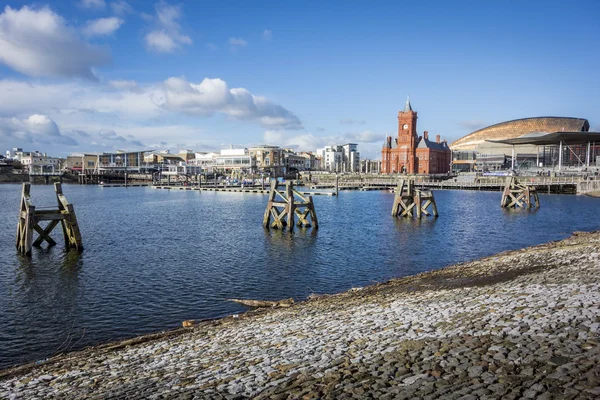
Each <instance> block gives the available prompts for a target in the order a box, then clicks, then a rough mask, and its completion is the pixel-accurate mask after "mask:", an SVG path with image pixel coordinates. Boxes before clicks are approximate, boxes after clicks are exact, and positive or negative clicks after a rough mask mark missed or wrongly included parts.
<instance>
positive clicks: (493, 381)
mask: <svg viewBox="0 0 600 400" xmlns="http://www.w3.org/2000/svg"><path fill="white" fill-rule="evenodd" d="M599 252H600V232H598V231H597V232H590V233H582V232H575V233H574V234H573V236H571V237H569V238H567V239H564V240H561V241H554V242H549V243H546V244H542V245H538V246H533V247H527V248H524V249H521V250H513V251H505V252H502V253H499V254H496V255H492V256H489V257H485V258H482V259H478V260H475V261H471V262H465V263H461V264H457V265H453V266H448V267H445V268H442V269H438V270H432V271H428V272H423V273H420V274H417V275H413V276H409V277H404V278H398V279H392V280H390V281H388V282H385V283H379V284H376V285H372V286H367V287H364V288H360V289H355V290H351V291H347V292H343V293H338V294H333V295H324V296H321V297H318V298H315V299H310V300H307V301H304V302H299V303H296V304H294V305H293V306H292V307H290V308H285V309H280V308H275V309H259V310H252V311H249V312H246V313H244V314H240V315H239V316H229V317H225V318H221V319H216V320H209V321H204V322H200V323H199V324H197V325H195V326H193V327H192V328H179V329H176V330H171V331H164V332H160V333H154V334H150V335H144V336H139V337H136V338H132V339H128V340H123V341H118V342H112V343H107V344H102V345H98V346H94V347H89V348H86V349H84V350H80V351H75V352H70V353H65V354H61V355H58V356H55V357H53V358H51V359H48V360H46V361H44V362H42V363H35V362H34V363H29V364H25V365H19V366H14V367H11V368H8V369H5V370H2V371H0V397H3V396H7V397H10V396H11V395H17V396H18V395H23V396H41V397H43V396H47V395H51V394H52V393H54V394H56V393H59V394H60V393H63V395H67V397H68V395H69V393H71V392H69V391H68V387H69V385H70V384H71V383H72V381H77V382H79V381H81V382H82V383H81V384H80V387H78V389H77V390H76V391H75V392H72V393H71V394H74V393H77V394H78V395H81V396H90V395H92V394H93V396H92V397H94V396H97V397H103V396H104V395H109V394H110V395H118V396H121V395H127V396H133V397H136V394H138V395H139V396H140V397H146V396H147V394H146V395H144V394H143V390H142V389H144V390H149V392H147V393H165V394H166V395H178V396H179V395H182V394H191V393H195V394H199V393H200V394H202V395H203V396H206V397H210V398H221V397H223V396H225V395H227V396H229V395H231V396H234V397H235V396H241V397H239V398H245V397H259V398H287V396H288V395H289V396H292V397H291V398H296V396H298V397H303V396H308V397H307V398H317V397H327V396H334V397H336V398H337V397H339V396H341V397H344V396H346V397H347V396H350V397H353V396H354V397H357V396H358V397H357V398H360V397H362V396H363V395H366V394H370V395H372V396H374V397H381V396H385V395H387V394H390V393H391V395H392V396H396V395H400V394H401V393H410V394H411V396H412V395H421V394H427V393H425V392H430V393H429V394H436V393H438V392H439V391H440V390H446V389H448V388H449V387H455V386H457V385H458V383H453V382H454V381H456V382H459V383H460V385H462V386H464V387H472V388H475V387H476V388H475V389H473V390H472V391H470V392H469V393H475V392H476V391H478V390H479V391H490V392H491V394H490V395H494V394H496V395H500V396H504V395H506V394H507V393H509V392H502V393H501V391H502V390H503V388H505V387H508V388H509V389H510V388H511V387H512V386H511V385H508V386H507V385H506V384H505V382H506V379H508V378H507V377H512V376H513V375H515V372H518V374H517V375H516V376H521V375H522V374H521V373H522V372H523V371H524V370H525V369H523V368H522V365H523V360H525V359H527V358H528V356H529V362H528V363H527V369H526V371H525V372H526V374H525V375H523V378H522V379H521V378H519V379H517V381H520V380H522V381H523V382H526V381H530V380H536V381H540V382H542V381H544V384H543V385H542V386H543V388H542V389H543V390H539V391H538V392H536V393H545V392H548V391H549V390H550V388H552V390H553V391H555V392H556V391H557V390H559V389H561V388H562V386H563V385H565V383H564V382H562V383H561V381H560V379H559V380H558V381H557V382H558V383H556V384H552V382H551V381H548V382H546V381H547V380H548V379H550V378H549V376H550V375H552V374H555V373H557V370H558V369H559V367H561V366H563V365H565V364H569V362H566V361H565V357H566V355H567V354H569V353H568V352H565V354H563V353H562V350H561V349H562V348H563V347H565V348H569V345H570V344H573V343H578V345H575V346H576V347H577V349H578V351H580V352H582V353H583V354H584V355H585V356H586V357H587V358H586V359H587V360H589V361H591V362H594V363H595V364H594V365H596V367H593V366H592V367H590V368H588V370H586V373H589V372H590V371H592V372H593V371H596V372H598V374H596V375H594V377H592V378H591V379H588V381H590V383H589V384H588V385H587V386H590V387H587V386H586V387H582V388H581V390H579V389H573V390H577V394H578V395H579V396H583V398H586V396H588V397H590V398H593V397H594V396H597V395H600V383H599V382H597V381H596V377H597V376H600V370H599V367H598V365H600V363H599V362H598V361H600V351H599V347H598V342H599V340H600V339H599V338H598V330H599V327H598V326H599V325H600V324H599V323H598V322H600V321H597V319H598V317H597V315H598V312H597V310H598V304H599V303H600V294H598V288H599V283H600V271H599V269H600V265H599V264H600V260H599V258H598V254H599ZM515 288H517V289H518V290H517V292H518V293H516V292H514V290H515ZM544 288H545V289H544ZM555 291H556V294H554V292H555ZM576 291H579V293H583V297H582V298H584V299H586V300H585V304H586V305H585V307H584V306H583V300H581V299H579V300H577V301H579V302H580V303H581V306H580V307H570V306H569V307H567V306H565V305H564V304H563V305H562V307H559V308H558V309H557V310H556V312H554V311H552V312H550V313H549V314H550V315H551V316H550V317H548V316H547V315H541V316H540V317H539V318H534V316H535V315H538V314H546V313H542V312H541V311H544V310H546V309H548V307H549V306H548V304H552V301H549V302H546V303H545V305H544V306H543V307H541V306H540V307H541V308H540V307H538V306H531V305H530V304H529V303H530V302H522V299H523V298H525V299H530V300H531V303H532V304H534V305H535V304H538V303H539V304H541V303H540V301H542V300H544V298H547V297H548V296H550V297H552V296H554V295H556V296H557V299H558V298H560V299H562V298H563V297H565V296H564V294H565V293H567V292H568V293H575V292H576ZM499 293H500V294H499ZM501 295H503V296H505V297H504V298H503V299H504V302H500V303H497V302H494V307H490V306H489V304H490V303H489V301H490V299H492V298H495V297H498V296H500V297H501ZM578 295H579V294H577V295H575V297H577V296H578ZM474 299H477V300H474ZM564 301H565V302H568V301H569V299H568V296H567V298H565V299H564ZM471 302H479V306H480V307H481V308H482V309H483V310H485V312H484V313H483V314H482V313H481V312H479V311H480V310H478V308H477V307H472V306H471V305H470V303H471ZM513 302H514V303H515V304H520V305H518V306H516V307H517V308H519V309H517V310H516V311H518V313H517V315H520V314H523V315H522V316H521V317H519V319H518V320H515V321H513V319H514V313H515V306H514V304H511V303H513ZM559 304H560V302H559V301H558V300H557V301H554V307H558V305H559ZM569 304H570V303H569ZM425 305H426V306H425ZM457 305H458V306H457ZM502 307H504V308H506V307H508V308H507V309H506V310H504V312H503V313H501V314H502V315H501V316H500V317H499V318H500V319H498V321H502V323H498V321H496V320H494V321H496V322H494V324H495V325H494V326H491V327H487V325H485V326H479V325H481V320H485V318H488V317H489V316H490V315H492V314H494V313H498V310H497V308H502ZM511 307H512V308H511ZM594 307H595V308H594ZM565 308H569V309H570V310H569V311H571V312H576V313H577V312H579V311H582V312H583V311H585V312H584V313H583V314H584V316H585V315H587V314H589V313H588V311H589V310H590V308H591V309H592V310H594V311H595V314H594V313H592V314H590V315H589V316H587V317H585V318H583V320H582V322H581V324H580V325H581V327H582V328H581V329H584V327H588V328H589V327H591V328H593V329H591V328H590V329H587V331H585V332H584V331H581V330H580V331H578V332H576V334H575V335H574V339H573V340H572V341H571V340H570V341H569V343H562V342H560V340H559V342H560V343H558V342H557V343H558V344H557V343H554V342H553V340H555V339H556V340H558V339H559V338H560V337H561V336H557V335H559V334H563V333H564V334H565V335H564V336H562V337H568V338H571V336H573V335H571V334H572V333H573V332H571V331H570V330H571V328H572V327H571V325H572V321H571V322H569V324H566V325H564V326H562V325H560V324H562V322H561V320H560V318H559V319H558V320H557V321H555V322H548V326H549V327H550V332H546V331H545V330H544V329H546V328H545V327H546V325H544V323H545V322H542V323H541V325H540V326H541V327H542V328H543V329H541V330H540V329H537V330H533V331H532V332H529V330H531V329H529V330H527V331H525V332H521V330H522V329H524V328H521V327H520V326H521V325H519V324H521V323H523V321H528V322H527V325H528V326H529V327H531V326H532V325H533V323H532V322H531V321H530V320H532V321H533V320H536V319H542V320H543V318H545V317H547V318H553V317H552V316H553V315H554V314H556V315H559V316H560V315H561V310H564V309H565ZM571 308H572V309H571ZM467 310H468V311H467ZM523 310H529V311H530V314H532V315H528V314H527V312H526V311H523ZM586 313H587V314H586ZM461 314H467V315H466V316H461ZM509 321H510V323H509ZM543 321H545V320H543ZM513 322H516V323H517V325H516V327H515V326H512V325H511V324H512V323H513ZM534 322H535V321H534ZM585 323H587V325H585ZM553 324H554V328H552V326H553ZM559 325H560V328H559V327H558V326H559ZM578 326H579V325H578ZM348 327H351V329H349V330H348ZM486 327H487V328H486ZM505 328H510V329H505ZM519 329H521V330H519ZM561 329H562V331H561ZM578 329H579V328H578ZM553 332H554V333H553ZM581 332H583V333H584V335H582V334H580V333H581ZM523 335H524V336H525V339H523V338H522V337H521V336H523ZM512 336H514V337H515V338H516V339H515V340H516V342H517V343H513V342H512V341H511V340H509V339H510V337H512ZM537 336H541V339H540V338H537ZM555 336H556V337H555ZM482 338H486V339H485V340H486V341H487V342H489V343H492V344H490V345H489V346H487V348H485V346H483V345H482V341H483V339H482ZM507 338H508V339H507ZM526 339H527V340H526ZM529 339H531V340H529ZM538 339H539V340H538ZM588 339H589V340H588ZM448 340H449V342H447V341H448ZM521 340H523V341H525V342H524V343H520V341H521ZM507 341H508V342H509V343H506V342H507ZM487 342H486V343H487ZM530 342H532V343H534V344H535V343H541V344H543V345H544V346H545V347H546V350H547V349H548V348H550V349H551V350H552V351H551V352H550V356H549V357H548V359H547V360H545V359H544V357H546V356H547V355H548V354H547V352H546V353H544V354H543V355H542V356H543V357H542V356H538V355H537V354H535V352H533V353H532V354H524V355H518V350H517V349H519V348H521V347H523V346H525V347H526V348H528V347H527V346H530V345H531V343H530ZM579 342H581V343H579ZM498 343H500V344H498ZM511 343H512V345H511ZM517 345H520V346H517ZM472 346H476V347H475V348H473V349H471V347H472ZM498 346H500V347H502V348H505V349H507V350H509V349H510V351H505V352H503V353H502V356H499V355H498V354H500V353H499V352H498V351H497V350H493V349H494V348H496V347H498ZM511 346H512V347H515V348H514V349H513V348H512V347H511ZM542 347H543V346H542ZM586 347H587V348H586ZM465 348H466V349H465ZM538 348H539V346H538ZM554 348H556V351H558V353H559V354H556V355H555V354H554V352H555V351H554ZM444 349H445V350H444ZM458 349H461V350H458ZM490 349H492V350H490ZM442 350H443V351H442ZM484 350H485V351H484ZM515 351H516V352H517V353H515V354H516V355H515V354H513V355H512V356H511V353H513V352H515ZM574 351H575V350H573V349H571V352H574ZM321 353H324V354H325V355H326V356H325V355H321V356H319V357H316V355H319V354H321ZM454 353H456V354H454ZM480 353H482V354H483V355H482V354H480ZM488 353H493V355H492V354H488ZM473 354H475V355H479V356H481V359H478V360H474V359H473V358H472V357H471V356H473ZM449 355H450V356H449ZM488 355H489V357H487V358H489V359H487V358H486V357H485V356H488ZM462 356H464V357H463V358H465V360H467V361H468V362H466V361H465V360H462V359H461V358H460V357H462ZM509 356H510V357H509ZM407 357H408V358H407ZM557 357H562V358H560V359H559V360H558V364H557V362H553V363H554V364H557V365H550V366H548V361H549V360H550V359H556V358H557ZM265 358H266V359H267V360H268V362H265V361H264V360H265ZM511 358H512V359H511ZM519 358H520V359H521V361H520V362H517V360H518V359H519ZM275 359H276V360H275ZM438 359H439V360H438ZM455 359H458V361H456V360H455ZM253 360H262V361H260V362H256V363H254V364H253V362H254V361H253ZM407 360H408V361H407ZM432 360H434V361H435V362H432ZM442 361H443V362H442ZM460 361H465V362H460ZM555 361H556V360H555ZM561 361H565V362H561ZM182 362H183V363H184V364H185V365H186V366H187V367H190V366H191V370H192V372H191V371H190V368H184V369H181V367H182V365H181V363H182ZM456 363H458V364H457V365H454V364H456ZM496 364H499V365H496ZM538 364H539V365H538ZM407 365H409V366H410V367H407ZM540 365H543V367H544V368H541V367H540V368H537V367H539V366H540ZM584 365H586V368H587V364H585V363H584ZM115 366H116V367H115ZM373 366H375V367H377V368H375V369H374V370H372V367H373ZM383 366H386V367H385V368H384V371H380V370H381V368H383ZM113 367H114V368H113ZM459 367H460V368H459ZM227 368H229V370H228V369H227ZM386 368H387V369H386ZM529 368H531V371H530V370H529ZM594 368H595V370H594ZM114 369H116V370H119V373H118V374H117V375H113V374H112V373H113V372H114V371H113V370H114ZM538 369H539V371H538ZM65 371H66V372H65ZM74 371H76V372H77V373H76V374H74V375H73V372H74ZM498 371H500V372H499V373H498ZM530 372H531V373H530ZM486 374H487V375H486ZM471 375H473V376H471ZM538 375H539V376H538ZM592 375H593V374H592ZM94 376H96V377H101V378H102V379H101V380H100V381H98V380H97V378H92V377H94ZM382 376H385V378H381V377H382ZM567 376H569V375H568V374H567ZM167 377H168V379H167ZM357 377H359V378H361V379H358V378H357ZM482 377H483V378H482ZM494 377H495V378H494ZM534 377H535V378H536V379H533V378H534ZM42 378H43V379H42ZM500 378H502V379H500ZM525 378H527V379H525ZM123 379H125V380H123ZM511 379H512V380H515V378H514V377H513V378H510V379H508V380H509V381H510V380H511ZM474 380H478V381H481V382H477V383H473V381H474ZM486 380H487V383H486ZM357 381H361V382H362V381H365V382H366V383H368V384H369V385H368V388H366V387H363V386H365V385H364V384H363V383H361V385H358V386H357V385H356V383H357ZM32 382H33V383H32ZM85 382H87V384H86V383H85ZM523 382H521V383H523ZM586 382H587V381H586ZM63 383H64V384H65V385H67V384H69V385H67V386H65V388H63V389H61V387H62V386H61V385H62V384H63ZM438 383H439V384H440V385H439V386H438V385H437V384H438ZM442 383H444V384H443V385H442ZM533 384H539V383H532V385H533ZM460 385H459V386H460ZM494 385H496V386H494ZM571 386H573V385H571ZM490 387H492V388H493V390H490ZM444 388H445V389H444ZM79 389H81V390H79ZM91 389H94V391H93V392H90V390H91ZM463 389H464V388H463ZM463 389H460V390H463ZM63 390H64V391H63ZM138 390H139V391H138ZM511 390H512V389H511ZM526 390H527V389H525V388H522V390H520V392H519V393H520V394H523V393H524V392H525V391H526ZM561 390H562V389H561ZM482 393H483V392H482ZM561 393H562V392H561ZM438 394H439V395H443V393H438ZM556 394H557V395H558V392H557V393H556ZM562 394H566V393H562ZM313 395H314V396H313ZM475 395H476V396H479V395H480V394H475ZM311 396H313V397H311ZM567 397H569V396H567ZM332 398H333V397H332Z"/></svg>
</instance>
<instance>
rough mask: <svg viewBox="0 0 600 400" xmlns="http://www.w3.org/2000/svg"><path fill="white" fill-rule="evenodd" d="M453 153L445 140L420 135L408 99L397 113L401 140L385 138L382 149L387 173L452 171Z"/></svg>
mask: <svg viewBox="0 0 600 400" xmlns="http://www.w3.org/2000/svg"><path fill="white" fill-rule="evenodd" d="M450 161H451V152H450V148H449V147H448V144H447V143H446V141H445V140H443V141H442V140H440V135H436V140H435V141H432V140H429V132H427V131H425V132H423V136H418V135H417V113H416V111H413V109H412V106H411V105H410V100H409V99H406V104H405V106H404V110H402V111H400V112H398V137H396V138H392V137H391V136H388V137H386V139H385V142H384V144H383V148H382V150H381V172H382V173H384V174H394V173H406V174H440V173H447V172H449V171H450Z"/></svg>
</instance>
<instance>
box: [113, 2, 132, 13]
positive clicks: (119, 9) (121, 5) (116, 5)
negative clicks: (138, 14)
mask: <svg viewBox="0 0 600 400" xmlns="http://www.w3.org/2000/svg"><path fill="white" fill-rule="evenodd" d="M110 9H111V10H112V12H113V13H114V14H116V15H125V14H129V13H132V12H133V8H132V7H131V6H130V5H129V3H127V2H126V1H124V0H117V1H113V2H111V3H110Z"/></svg>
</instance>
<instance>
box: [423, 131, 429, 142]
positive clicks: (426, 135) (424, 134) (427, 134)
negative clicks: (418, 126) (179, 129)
mask: <svg viewBox="0 0 600 400" xmlns="http://www.w3.org/2000/svg"><path fill="white" fill-rule="evenodd" d="M423 137H424V138H425V140H429V132H427V131H425V132H423Z"/></svg>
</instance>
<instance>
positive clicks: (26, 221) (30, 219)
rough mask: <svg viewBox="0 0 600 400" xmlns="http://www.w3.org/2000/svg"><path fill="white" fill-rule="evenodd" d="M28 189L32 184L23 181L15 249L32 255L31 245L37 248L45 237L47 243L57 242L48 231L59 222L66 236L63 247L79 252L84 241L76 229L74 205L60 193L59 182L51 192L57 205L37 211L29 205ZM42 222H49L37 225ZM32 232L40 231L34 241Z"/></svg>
mask: <svg viewBox="0 0 600 400" xmlns="http://www.w3.org/2000/svg"><path fill="white" fill-rule="evenodd" d="M30 189H31V184H29V183H24V184H23V192H22V194H21V205H20V209H19V223H18V225H17V250H18V251H19V252H20V253H22V254H24V255H31V248H32V246H35V247H40V246H41V245H42V243H43V241H44V240H45V241H46V242H48V245H49V246H54V245H56V242H55V241H54V239H52V238H51V237H50V233H51V232H52V230H53V229H54V228H55V227H56V225H58V223H59V222H60V223H61V225H62V230H63V235H64V238H65V246H66V247H67V248H75V249H77V250H78V251H82V250H83V244H82V242H81V233H80V232H79V225H77V218H76V216H75V211H74V209H73V205H72V204H70V203H69V202H68V201H67V198H66V197H65V196H64V195H63V192H62V186H61V184H60V183H55V184H54V191H55V192H56V200H57V202H58V208H56V209H44V210H36V208H35V206H34V205H33V204H31V198H30V194H29V192H30ZM42 221H49V222H48V225H46V227H45V228H42V227H41V226H40V225H39V223H40V222H42ZM34 231H36V232H37V233H38V234H39V236H38V238H37V239H36V240H35V241H33V232H34Z"/></svg>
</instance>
